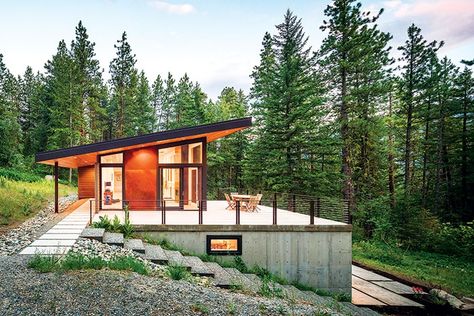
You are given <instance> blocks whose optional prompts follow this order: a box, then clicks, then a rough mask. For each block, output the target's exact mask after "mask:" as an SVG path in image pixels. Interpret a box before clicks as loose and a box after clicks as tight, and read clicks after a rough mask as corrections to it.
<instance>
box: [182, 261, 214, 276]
mask: <svg viewBox="0 0 474 316" xmlns="http://www.w3.org/2000/svg"><path fill="white" fill-rule="evenodd" d="M184 259H185V260H186V262H187V263H188V264H189V265H190V266H191V274H194V275H200V276H205V277H214V272H213V271H212V270H211V269H209V267H208V266H206V265H205V264H204V262H202V260H201V259H200V258H198V257H192V256H186V257H184Z"/></svg>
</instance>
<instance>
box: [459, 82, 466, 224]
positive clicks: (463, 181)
mask: <svg viewBox="0 0 474 316" xmlns="http://www.w3.org/2000/svg"><path fill="white" fill-rule="evenodd" d="M467 98H468V96H467V87H466V89H465V90H464V95H463V117H462V152H461V188H462V200H463V211H464V212H463V213H464V214H465V216H466V215H467V214H468V201H467V199H468V196H467V192H468V191H467V103H468V99H467Z"/></svg>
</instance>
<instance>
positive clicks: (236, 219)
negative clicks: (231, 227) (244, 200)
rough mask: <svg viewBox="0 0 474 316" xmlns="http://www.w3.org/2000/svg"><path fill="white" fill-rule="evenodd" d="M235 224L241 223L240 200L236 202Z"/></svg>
mask: <svg viewBox="0 0 474 316" xmlns="http://www.w3.org/2000/svg"><path fill="white" fill-rule="evenodd" d="M235 224H236V225H240V201H237V202H236V204H235Z"/></svg>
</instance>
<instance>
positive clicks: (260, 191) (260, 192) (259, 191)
mask: <svg viewBox="0 0 474 316" xmlns="http://www.w3.org/2000/svg"><path fill="white" fill-rule="evenodd" d="M258 194H262V190H258ZM258 205H262V199H260V200H259V201H258Z"/></svg>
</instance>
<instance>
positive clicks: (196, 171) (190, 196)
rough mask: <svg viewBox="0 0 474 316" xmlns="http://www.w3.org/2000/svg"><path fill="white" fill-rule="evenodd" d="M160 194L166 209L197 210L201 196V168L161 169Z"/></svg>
mask: <svg viewBox="0 0 474 316" xmlns="http://www.w3.org/2000/svg"><path fill="white" fill-rule="evenodd" d="M159 174H160V176H159V178H160V183H159V186H160V194H161V200H163V201H165V202H166V207H167V208H171V209H173V208H174V209H181V210H196V209H198V202H199V200H200V194H201V189H200V186H201V181H200V175H201V168H200V167H160V168H159Z"/></svg>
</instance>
